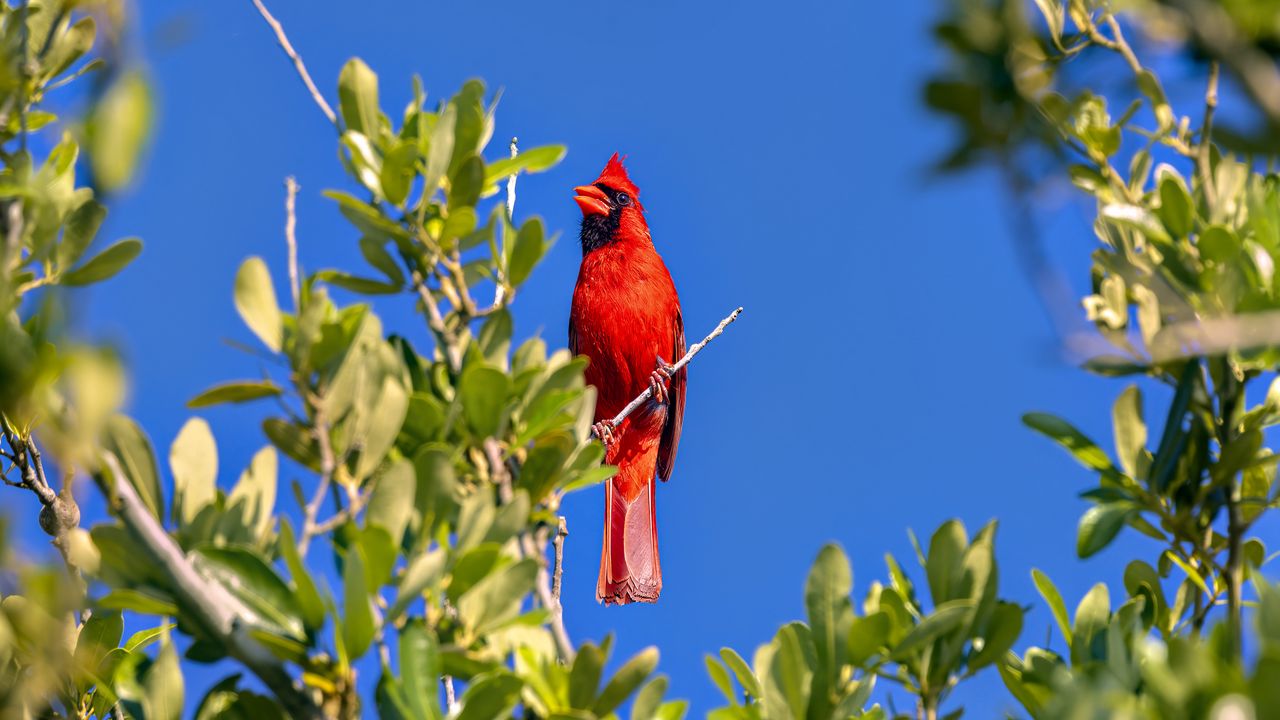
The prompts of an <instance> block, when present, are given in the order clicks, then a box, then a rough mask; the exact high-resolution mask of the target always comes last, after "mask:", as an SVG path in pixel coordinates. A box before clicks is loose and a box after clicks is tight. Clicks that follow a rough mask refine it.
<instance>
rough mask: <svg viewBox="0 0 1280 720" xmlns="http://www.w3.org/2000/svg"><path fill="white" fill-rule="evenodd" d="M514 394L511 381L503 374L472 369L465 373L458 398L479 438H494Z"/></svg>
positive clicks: (476, 366)
mask: <svg viewBox="0 0 1280 720" xmlns="http://www.w3.org/2000/svg"><path fill="white" fill-rule="evenodd" d="M509 393H510V380H509V379H508V378H507V374H506V373H504V372H502V371H501V370H499V369H497V368H494V367H489V366H486V365H472V366H470V367H468V368H467V369H466V370H464V371H463V372H462V379H461V380H460V381H459V382H458V396H459V398H460V399H461V400H462V411H463V415H464V416H465V417H466V419H467V424H468V425H469V426H470V427H471V431H472V432H473V433H474V434H475V435H476V437H481V438H484V437H493V436H495V435H497V433H498V428H499V427H501V425H502V421H503V419H504V418H503V409H504V408H505V407H506V402H507V395H508V394H509Z"/></svg>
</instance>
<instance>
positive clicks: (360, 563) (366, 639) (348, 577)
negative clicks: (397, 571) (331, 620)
mask: <svg viewBox="0 0 1280 720" xmlns="http://www.w3.org/2000/svg"><path fill="white" fill-rule="evenodd" d="M342 581H343V584H342V587H343V592H342V597H343V609H344V610H345V613H346V614H345V616H344V618H343V625H342V640H343V645H344V646H345V647H346V650H347V656H348V660H349V662H355V661H356V660H358V659H359V658H361V657H362V656H363V655H364V654H365V652H367V651H368V650H369V645H370V644H371V643H372V642H373V631H374V622H373V605H372V604H371V603H370V601H369V586H368V579H367V577H366V575H365V559H364V551H363V550H361V549H360V547H359V546H358V545H356V546H352V547H351V548H350V549H349V550H348V551H347V556H346V563H345V565H344V567H343V569H342Z"/></svg>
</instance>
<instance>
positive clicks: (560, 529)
mask: <svg viewBox="0 0 1280 720" xmlns="http://www.w3.org/2000/svg"><path fill="white" fill-rule="evenodd" d="M567 537H569V526H568V525H567V524H566V523H565V519H564V516H563V515H561V516H560V517H559V522H558V523H557V524H556V539H555V540H552V541H551V542H552V544H553V545H555V548H556V564H555V567H554V568H553V570H552V573H551V597H554V598H555V599H556V609H555V612H557V613H561V614H563V613H564V608H563V607H562V606H561V605H560V585H561V575H563V574H564V539H565V538H567Z"/></svg>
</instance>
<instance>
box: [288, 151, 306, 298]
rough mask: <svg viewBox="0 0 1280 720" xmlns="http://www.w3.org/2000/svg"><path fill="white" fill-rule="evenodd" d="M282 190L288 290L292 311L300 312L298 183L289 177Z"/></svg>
mask: <svg viewBox="0 0 1280 720" xmlns="http://www.w3.org/2000/svg"><path fill="white" fill-rule="evenodd" d="M284 189H285V197H284V213H285V218H284V240H285V242H286V243H288V244H289V290H290V291H292V292H293V310H294V312H300V311H301V310H302V306H301V305H299V303H298V295H299V294H300V292H301V286H300V285H299V284H298V236H297V233H296V230H297V227H298V214H297V201H298V181H297V180H294V179H293V176H292V175H290V176H289V177H287V178H285V179H284Z"/></svg>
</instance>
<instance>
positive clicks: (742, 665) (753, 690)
mask: <svg viewBox="0 0 1280 720" xmlns="http://www.w3.org/2000/svg"><path fill="white" fill-rule="evenodd" d="M855 622H856V620H855ZM850 637H852V635H850ZM720 659H721V660H724V664H725V665H727V666H728V667H729V669H730V670H732V671H733V675H734V677H736V678H738V684H739V685H741V686H742V689H743V690H745V691H747V694H748V695H750V696H751V697H753V698H756V699H759V698H761V697H762V696H763V695H764V691H763V690H762V689H761V688H760V680H759V679H757V678H756V674H755V673H754V672H752V671H751V666H749V665H747V661H746V660H743V659H742V656H741V655H739V654H738V653H737V652H736V651H734V649H733V648H730V647H722V648H720Z"/></svg>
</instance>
